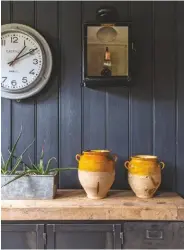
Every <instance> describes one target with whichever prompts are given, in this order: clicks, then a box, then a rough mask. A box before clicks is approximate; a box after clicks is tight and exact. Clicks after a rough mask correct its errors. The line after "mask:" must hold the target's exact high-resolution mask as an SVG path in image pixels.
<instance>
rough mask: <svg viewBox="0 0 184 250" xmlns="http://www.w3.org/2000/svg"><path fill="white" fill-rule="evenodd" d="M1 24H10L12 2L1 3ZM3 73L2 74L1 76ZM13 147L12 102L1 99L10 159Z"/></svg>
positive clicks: (4, 149)
mask: <svg viewBox="0 0 184 250" xmlns="http://www.w3.org/2000/svg"><path fill="white" fill-rule="evenodd" d="M1 8H2V10H3V11H1V24H6V23H10V9H11V8H10V2H1ZM2 74H3V73H2V72H1V76H3V75H2ZM10 147H11V100H8V99H5V98H1V152H2V154H3V157H4V158H5V159H7V158H8V148H10Z"/></svg>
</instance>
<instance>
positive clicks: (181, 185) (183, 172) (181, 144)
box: [176, 2, 184, 197]
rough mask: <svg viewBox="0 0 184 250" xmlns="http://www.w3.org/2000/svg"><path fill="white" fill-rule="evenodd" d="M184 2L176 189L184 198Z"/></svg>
mask: <svg viewBox="0 0 184 250" xmlns="http://www.w3.org/2000/svg"><path fill="white" fill-rule="evenodd" d="M183 11H184V2H178V3H177V12H176V16H177V62H176V63H177V64H176V65H177V77H176V79H177V154H176V156H177V159H176V160H177V161H176V162H177V165H176V166H177V169H176V174H177V178H176V189H177V191H178V192H179V193H180V194H181V195H182V196H183V197H184V181H183V177H184V153H183V152H184V70H183V67H184V47H183V44H184V32H183V27H184V15H183Z"/></svg>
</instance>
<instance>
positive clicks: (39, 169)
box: [1, 135, 77, 188]
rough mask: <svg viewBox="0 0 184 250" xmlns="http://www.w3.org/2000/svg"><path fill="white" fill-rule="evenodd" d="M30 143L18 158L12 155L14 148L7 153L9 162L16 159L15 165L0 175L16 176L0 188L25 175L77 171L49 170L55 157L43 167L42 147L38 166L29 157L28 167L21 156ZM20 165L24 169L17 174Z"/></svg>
mask: <svg viewBox="0 0 184 250" xmlns="http://www.w3.org/2000/svg"><path fill="white" fill-rule="evenodd" d="M20 136H21V135H19V137H18V139H17V141H16V143H15V145H17V143H18V141H19V139H20ZM32 143H33V142H32ZM32 143H31V144H30V145H29V146H28V147H27V148H26V149H25V150H24V152H23V153H22V154H21V156H20V157H16V156H15V155H14V152H15V149H14V148H16V146H15V147H13V149H12V151H11V152H9V154H10V156H9V158H10V159H11V160H12V159H13V158H15V159H16V164H15V166H14V167H13V169H12V170H11V171H8V170H7V171H6V167H5V168H3V171H2V170H1V173H2V172H3V174H9V175H13V174H14V175H17V176H16V177H15V178H13V179H12V180H10V181H8V182H7V183H5V184H4V185H3V186H1V188H2V187H4V186H6V185H8V184H9V183H11V182H13V181H15V180H17V179H19V178H21V177H23V176H26V175H50V174H56V173H58V172H60V171H65V170H76V169H77V168H73V167H68V168H51V163H52V161H53V160H55V161H56V158H55V157H51V158H50V159H49V160H48V162H47V164H46V166H45V165H44V161H43V159H44V148H43V147H42V151H41V156H40V159H39V162H38V164H34V163H33V162H32V161H31V159H30V157H29V161H30V165H28V164H26V163H25V162H23V160H22V156H23V154H24V153H25V152H26V151H27V150H28V148H29V147H30V146H31V145H32ZM9 158H8V161H9ZM11 160H10V162H11ZM2 162H4V159H3V158H2ZM4 164H5V162H4ZM20 164H23V165H24V166H25V169H24V171H21V172H17V171H16V170H17V168H18V166H19V165H20Z"/></svg>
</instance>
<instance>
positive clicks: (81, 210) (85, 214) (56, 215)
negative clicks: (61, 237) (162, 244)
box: [1, 190, 184, 221]
mask: <svg viewBox="0 0 184 250" xmlns="http://www.w3.org/2000/svg"><path fill="white" fill-rule="evenodd" d="M1 219H2V220H177V221H180V220H184V199H183V198H181V197H180V196H178V195H177V194H176V193H167V192H166V193H160V194H158V195H157V196H155V197H154V198H152V199H139V198H137V197H135V195H134V194H133V193H132V192H131V191H110V192H109V195H108V197H107V198H105V199H102V200H90V199H88V198H86V195H85V193H84V191H83V190H58V192H57V196H56V198H55V199H53V200H2V201H1Z"/></svg>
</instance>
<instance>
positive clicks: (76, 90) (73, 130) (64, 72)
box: [59, 2, 82, 188]
mask: <svg viewBox="0 0 184 250" xmlns="http://www.w3.org/2000/svg"><path fill="white" fill-rule="evenodd" d="M59 23H60V41H61V69H60V70H61V89H60V98H61V99H60V116H61V120H60V124H59V126H60V138H59V139H60V152H59V153H60V157H61V158H60V163H61V166H62V167H68V166H77V162H76V160H75V155H76V154H77V153H80V151H81V89H80V83H81V53H82V51H81V3H80V2H60V11H59ZM60 187H62V188H77V187H80V185H79V181H78V175H77V171H75V170H74V171H67V172H62V173H61V175H60Z"/></svg>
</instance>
